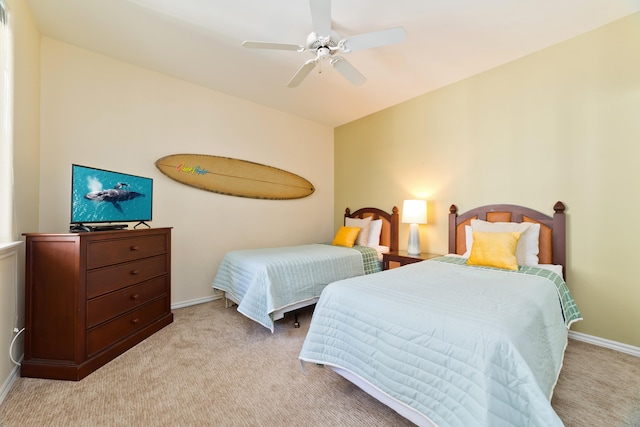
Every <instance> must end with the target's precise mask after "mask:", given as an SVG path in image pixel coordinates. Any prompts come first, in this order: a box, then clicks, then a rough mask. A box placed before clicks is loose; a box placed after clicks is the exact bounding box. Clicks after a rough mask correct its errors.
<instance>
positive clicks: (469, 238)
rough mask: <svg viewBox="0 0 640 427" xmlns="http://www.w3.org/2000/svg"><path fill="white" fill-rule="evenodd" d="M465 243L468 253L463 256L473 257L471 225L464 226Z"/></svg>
mask: <svg viewBox="0 0 640 427" xmlns="http://www.w3.org/2000/svg"><path fill="white" fill-rule="evenodd" d="M464 241H465V246H466V247H467V251H466V252H465V253H464V254H463V255H462V256H463V257H465V258H469V255H471V246H473V230H471V226H470V225H465V226H464Z"/></svg>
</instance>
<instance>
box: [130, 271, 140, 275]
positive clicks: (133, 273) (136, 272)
mask: <svg viewBox="0 0 640 427" xmlns="http://www.w3.org/2000/svg"><path fill="white" fill-rule="evenodd" d="M138 273H140V272H139V271H138V270H131V274H132V275H133V276H136V275H137V274H138Z"/></svg>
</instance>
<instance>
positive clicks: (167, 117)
mask: <svg viewBox="0 0 640 427" xmlns="http://www.w3.org/2000/svg"><path fill="white" fill-rule="evenodd" d="M41 50H42V56H41V60H42V70H41V73H42V97H41V117H42V118H41V165H40V166H41V169H40V170H41V179H40V226H39V230H31V231H40V232H64V231H66V230H68V226H69V204H70V188H69V187H70V180H71V177H70V170H71V164H72V163H76V164H81V165H86V166H93V167H98V168H102V169H107V170H115V171H118V172H124V173H131V174H135V175H141V176H148V177H152V178H153V179H154V213H153V222H152V223H151V225H152V226H153V227H165V226H168V227H173V262H172V291H173V295H172V303H173V304H174V305H175V304H182V303H186V302H189V301H197V300H201V299H206V298H208V297H210V296H211V295H212V290H211V283H212V281H213V278H214V276H215V272H216V270H217V267H218V265H219V263H220V261H221V260H222V257H223V256H224V254H225V253H226V252H227V251H228V250H231V249H240V248H252V247H265V246H277V245H293V244H299V243H309V242H317V241H327V240H330V239H331V238H332V237H333V183H334V181H333V180H334V178H333V129H332V128H330V127H327V126H322V125H319V124H317V123H313V122H311V121H308V120H304V119H300V118H297V117H294V116H291V115H288V114H284V113H281V112H278V111H275V110H272V109H268V108H264V107H262V106H259V105H256V104H252V103H249V102H246V101H243V100H240V99H238V98H233V97H229V96H227V95H224V94H221V93H218V92H214V91H212V90H209V89H205V88H203V87H200V86H197V85H194V84H191V83H186V82H184V81H182V80H178V79H175V78H172V77H169V76H166V75H162V74H159V73H156V72H152V71H149V70H146V69H142V68H139V67H135V66H132V65H130V64H127V63H124V62H121V61H117V60H114V59H111V58H108V57H105V56H102V55H98V54H94V53H92V52H89V51H87V50H83V49H80V48H77V47H74V46H71V45H68V44H64V43H62V42H59V41H56V40H53V39H49V38H43V40H42V46H41ZM175 153H196V154H211V155H220V156H227V157H234V158H239V159H244V160H250V161H253V162H257V163H262V164H267V165H271V166H275V167H278V168H281V169H284V170H287V171H290V172H293V173H296V174H298V175H300V176H303V177H304V178H306V179H308V180H309V181H311V183H312V184H313V185H314V186H315V188H316V191H315V192H314V193H313V194H312V195H311V196H309V197H306V198H303V199H298V200H257V199H246V198H239V197H232V196H225V195H220V194H215V193H211V192H206V191H203V190H199V189H195V188H192V187H188V186H185V185H182V184H179V183H177V182H175V181H172V180H170V179H169V178H167V177H166V176H165V175H163V174H162V173H161V172H160V171H159V170H158V169H156V167H155V165H154V162H155V161H156V160H157V159H159V158H160V157H163V156H166V155H168V154H175ZM132 225H133V224H132Z"/></svg>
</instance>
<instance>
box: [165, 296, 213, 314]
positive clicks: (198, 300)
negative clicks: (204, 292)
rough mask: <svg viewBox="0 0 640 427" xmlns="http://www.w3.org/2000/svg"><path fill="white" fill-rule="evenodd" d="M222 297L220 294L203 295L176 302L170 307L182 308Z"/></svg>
mask: <svg viewBox="0 0 640 427" xmlns="http://www.w3.org/2000/svg"><path fill="white" fill-rule="evenodd" d="M220 298H222V295H212V296H209V297H204V298H196V299H192V300H188V301H181V302H177V303H174V304H171V309H172V310H173V309H176V308H184V307H189V306H191V305H198V304H204V303H207V302H211V301H215V300H217V299H220Z"/></svg>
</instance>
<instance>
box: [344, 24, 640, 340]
mask: <svg viewBox="0 0 640 427" xmlns="http://www.w3.org/2000/svg"><path fill="white" fill-rule="evenodd" d="M639 111H640V14H636V15H633V16H631V17H629V18H627V19H623V20H621V21H618V22H615V23H613V24H610V25H607V26H605V27H602V28H600V29H598V30H595V31H592V32H589V33H586V34H584V35H582V36H579V37H577V38H575V39H572V40H569V41H567V42H564V43H561V44H559V45H556V46H553V47H550V48H547V49H545V50H542V51H540V52H538V53H535V54H533V55H530V56H527V57H524V58H522V59H520V60H517V61H514V62H512V63H509V64H506V65H504V66H501V67H499V68H496V69H493V70H490V71H488V72H485V73H483V74H480V75H477V76H474V77H472V78H469V79H466V80H464V81H461V82H458V83H455V84H452V85H450V86H448V87H445V88H443V89H441V90H437V91H434V92H431V93H427V94H425V95H422V96H420V97H417V98H415V99H413V100H411V101H409V102H405V103H403V104H400V105H397V106H394V107H392V108H389V109H387V110H385V111H381V112H378V113H376V114H373V115H371V116H368V117H365V118H363V119H360V120H357V121H355V122H352V123H349V124H347V125H344V126H341V127H339V128H337V129H336V130H335V170H336V177H335V181H336V190H335V207H336V208H335V224H336V226H337V224H339V223H340V222H341V220H342V217H341V215H342V211H341V209H340V208H341V206H343V205H344V204H345V203H349V204H352V205H353V206H360V205H363V204H367V205H374V206H391V205H394V204H395V205H397V206H398V207H399V208H401V207H402V200H403V199H405V198H414V197H420V198H426V199H427V200H428V208H429V224H428V225H426V226H422V227H421V241H422V248H423V251H425V252H433V253H446V251H447V214H448V208H449V206H450V205H451V204H453V203H454V204H456V205H457V206H458V207H459V209H460V211H465V210H468V209H470V208H473V207H476V206H480V205H485V204H492V203H513V204H521V205H526V206H530V207H533V208H535V209H538V210H541V211H543V212H545V213H548V214H551V213H553V209H552V207H553V205H554V203H555V202H556V201H558V200H561V201H563V202H564V203H565V204H566V206H567V209H568V210H567V214H568V238H569V240H568V245H569V246H568V251H569V252H568V276H567V278H568V285H569V287H570V289H571V291H572V293H573V294H574V297H575V299H576V301H577V303H578V306H579V308H580V310H581V311H582V314H583V317H584V321H582V322H579V323H577V324H576V325H574V327H573V329H574V330H576V331H579V332H583V333H586V334H590V335H594V336H596V337H601V338H605V339H609V340H613V341H618V342H622V343H626V344H629V345H633V346H640V286H639V285H638V278H637V273H636V269H635V267H636V266H635V263H636V262H637V253H638V249H637V248H636V247H635V236H636V235H637V234H638V232H639V231H640V226H639V225H638V224H639V223H638V222H637V221H635V220H634V219H633V218H631V219H629V220H628V221H623V220H622V215H624V214H626V213H628V214H631V215H635V213H636V212H638V211H640V197H638V196H637V190H636V186H637V184H638V183H640V167H638V165H639V163H638V162H639V160H640V119H639V118H638V112H639ZM407 233H408V225H402V226H401V234H400V242H401V243H400V244H401V247H403V245H404V247H405V248H406V244H407Z"/></svg>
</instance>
